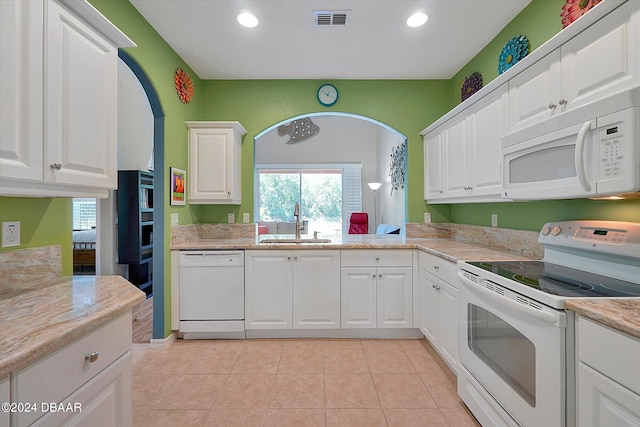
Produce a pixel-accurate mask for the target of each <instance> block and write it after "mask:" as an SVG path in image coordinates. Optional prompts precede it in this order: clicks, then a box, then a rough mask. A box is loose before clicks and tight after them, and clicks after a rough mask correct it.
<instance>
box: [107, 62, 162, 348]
mask: <svg viewBox="0 0 640 427" xmlns="http://www.w3.org/2000/svg"><path fill="white" fill-rule="evenodd" d="M118 57H119V58H120V59H121V60H122V61H123V62H124V63H125V64H127V66H128V67H129V68H130V69H131V71H132V72H133V73H134V74H135V75H136V77H137V78H138V80H139V81H140V84H141V85H142V87H143V88H144V91H145V93H146V95H147V99H148V100H149V105H150V107H151V111H152V113H153V157H154V177H153V184H154V188H155V189H156V191H154V195H153V197H154V220H153V235H154V237H153V259H154V260H157V261H156V262H154V263H153V332H152V339H164V338H165V337H164V324H165V319H164V305H165V302H164V300H165V292H164V261H163V260H164V238H165V236H164V204H165V201H164V198H165V196H164V193H165V192H164V187H163V185H164V174H165V171H164V169H165V167H164V112H163V111H162V106H161V104H160V99H159V98H158V94H157V93H156V91H155V89H154V88H153V85H152V84H151V81H150V80H149V77H148V76H147V75H146V73H145V72H144V71H143V70H142V68H141V67H140V65H138V63H137V62H136V61H135V60H134V59H133V58H132V57H131V56H130V55H129V54H128V53H126V52H125V51H123V50H122V49H119V50H118Z"/></svg>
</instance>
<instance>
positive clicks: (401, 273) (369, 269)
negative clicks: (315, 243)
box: [341, 249, 413, 328]
mask: <svg viewBox="0 0 640 427" xmlns="http://www.w3.org/2000/svg"><path fill="white" fill-rule="evenodd" d="M341 257H342V272H341V282H342V283H341V317H342V322H341V323H342V327H343V328H412V327H413V307H412V306H413V271H412V270H413V269H412V265H413V260H412V251H411V250H370V249H364V250H344V251H342V255H341Z"/></svg>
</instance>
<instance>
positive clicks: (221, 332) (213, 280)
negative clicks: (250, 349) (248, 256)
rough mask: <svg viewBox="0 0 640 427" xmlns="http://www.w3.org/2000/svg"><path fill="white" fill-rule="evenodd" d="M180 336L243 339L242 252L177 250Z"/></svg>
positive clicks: (188, 337) (185, 337) (187, 337)
mask: <svg viewBox="0 0 640 427" xmlns="http://www.w3.org/2000/svg"><path fill="white" fill-rule="evenodd" d="M179 307H180V332H181V333H182V338H184V339H194V338H244V251H181V252H180V304H179Z"/></svg>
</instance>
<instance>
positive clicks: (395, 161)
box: [389, 142, 407, 195]
mask: <svg viewBox="0 0 640 427" xmlns="http://www.w3.org/2000/svg"><path fill="white" fill-rule="evenodd" d="M406 158H407V143H406V142H403V143H402V144H400V145H398V146H396V147H393V150H392V151H391V166H390V168H389V176H390V177H391V195H393V190H396V191H397V190H400V189H404V171H405V169H406V168H405V165H406Z"/></svg>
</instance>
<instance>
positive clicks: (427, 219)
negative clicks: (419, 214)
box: [424, 212, 431, 224]
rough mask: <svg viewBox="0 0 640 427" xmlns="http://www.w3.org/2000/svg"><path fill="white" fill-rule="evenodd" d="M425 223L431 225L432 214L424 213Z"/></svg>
mask: <svg viewBox="0 0 640 427" xmlns="http://www.w3.org/2000/svg"><path fill="white" fill-rule="evenodd" d="M424 222H425V223H426V224H429V223H430V222H431V213H430V212H425V213H424Z"/></svg>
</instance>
